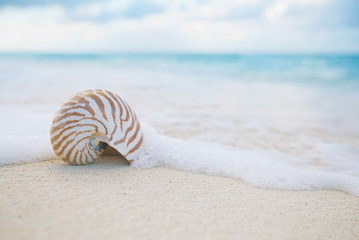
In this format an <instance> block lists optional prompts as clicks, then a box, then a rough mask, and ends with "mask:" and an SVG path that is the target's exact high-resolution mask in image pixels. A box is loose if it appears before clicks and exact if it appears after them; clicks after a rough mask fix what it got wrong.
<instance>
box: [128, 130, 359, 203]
mask: <svg viewBox="0 0 359 240" xmlns="http://www.w3.org/2000/svg"><path fill="white" fill-rule="evenodd" d="M142 125H143V127H144V145H143V149H142V152H141V154H140V155H141V156H140V158H139V159H138V160H137V161H135V162H134V163H133V165H132V166H134V167H138V168H149V167H155V166H167V167H171V168H175V169H179V170H184V171H193V172H202V173H207V174H211V175H222V176H228V177H234V178H241V179H243V180H244V181H245V182H247V183H249V184H252V185H255V186H258V187H266V188H271V189H281V190H308V189H332V190H341V191H344V192H347V193H350V194H354V195H358V196H359V177H356V176H350V175H346V174H340V173H334V172H328V171H322V170H315V169H302V168H298V167H294V166H292V165H290V164H288V163H286V162H283V161H281V159H278V158H276V156H275V155H273V154H272V153H270V152H259V153H258V152H254V151H249V150H229V149H223V148H220V147H218V146H216V147H214V146H213V145H211V144H201V143H193V142H191V141H183V140H177V139H173V138H169V137H165V136H162V135H159V134H157V133H156V132H155V131H154V130H153V129H152V128H151V127H149V126H148V125H146V124H142Z"/></svg>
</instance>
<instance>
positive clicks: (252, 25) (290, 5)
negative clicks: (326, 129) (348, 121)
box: [0, 0, 359, 53]
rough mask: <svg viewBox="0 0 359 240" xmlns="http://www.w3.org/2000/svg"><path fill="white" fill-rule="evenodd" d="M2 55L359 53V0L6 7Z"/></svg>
mask: <svg viewBox="0 0 359 240" xmlns="http://www.w3.org/2000/svg"><path fill="white" fill-rule="evenodd" d="M0 36H1V37H0V51H3V52H4V51H6V52H9V51H10V52H11V51H31V52H113V51H116V52H196V53H201V52H204V53H209V52H210V53H228V52H230V53H263V52H264V53H291V52H299V53H302V52H305V53H312V52H315V53H317V52H319V53H341V52H345V53H354V52H355V53H358V52H359V1H357V0H286V1H285V0H262V1H260V0H251V1H248V0H226V1H225V0H212V1H209V0H188V1H184V0H173V1H169V0H134V1H118V0H117V1H115V0H104V1H96V0H94V1H88V0H78V1H70V0H63V1H60V0H35V1H31V0H0Z"/></svg>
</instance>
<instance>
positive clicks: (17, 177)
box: [0, 156, 359, 240]
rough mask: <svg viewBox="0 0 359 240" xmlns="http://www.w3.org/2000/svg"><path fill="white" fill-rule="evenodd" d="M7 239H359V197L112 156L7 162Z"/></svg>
mask: <svg viewBox="0 0 359 240" xmlns="http://www.w3.org/2000/svg"><path fill="white" fill-rule="evenodd" d="M0 181H1V185H0V188H1V189H0V199H1V200H0V201H1V204H0V235H1V239H4V240H7V239H358V238H359V227H358V226H359V198H358V197H356V196H352V195H349V194H346V193H343V192H339V191H275V190H269V189H260V188H256V187H251V186H249V185H247V184H245V183H243V182H242V181H241V180H239V179H232V178H226V177H219V176H208V175H202V174H195V173H189V172H182V171H177V170H172V169H166V168H152V169H136V168H132V167H129V166H128V164H127V163H126V162H125V161H120V160H118V158H117V157H111V156H106V157H104V158H103V159H102V160H101V161H99V162H96V163H94V164H91V165H86V166H69V165H67V164H66V163H64V162H62V161H60V160H57V159H50V160H46V161H41V162H34V163H28V164H23V165H21V164H20V165H16V164H14V165H6V166H3V167H1V168H0Z"/></svg>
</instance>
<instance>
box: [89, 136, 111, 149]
mask: <svg viewBox="0 0 359 240" xmlns="http://www.w3.org/2000/svg"><path fill="white" fill-rule="evenodd" d="M89 144H90V147H91V148H92V149H93V150H95V151H99V150H101V149H103V150H105V149H106V148H107V143H105V142H102V141H100V140H99V139H97V138H95V137H93V138H91V139H90V142H89Z"/></svg>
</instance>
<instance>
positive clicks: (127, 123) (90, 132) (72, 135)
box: [50, 89, 143, 164]
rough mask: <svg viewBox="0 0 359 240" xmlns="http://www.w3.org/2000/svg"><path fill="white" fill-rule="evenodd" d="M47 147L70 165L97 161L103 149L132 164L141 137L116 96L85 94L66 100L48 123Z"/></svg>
mask: <svg viewBox="0 0 359 240" xmlns="http://www.w3.org/2000/svg"><path fill="white" fill-rule="evenodd" d="M50 137H51V144H52V148H53V150H54V151H55V153H56V155H58V156H59V157H61V158H62V159H63V160H64V161H67V162H69V163H71V164H87V163H91V162H93V161H94V160H95V159H97V158H98V157H99V156H100V155H101V154H102V153H103V152H104V150H105V148H106V147H107V145H109V146H111V147H112V148H114V149H115V150H117V151H118V152H119V153H121V154H122V155H123V156H124V157H125V158H126V159H127V160H128V161H130V162H131V161H133V160H134V159H135V158H136V156H137V154H138V152H139V149H140V147H141V145H142V141H143V134H142V130H141V126H140V123H139V121H138V120H137V117H136V114H135V112H134V111H133V110H132V108H131V107H129V106H128V104H127V103H126V102H125V101H124V100H122V99H121V98H120V97H119V96H117V95H116V94H114V93H112V92H110V91H107V90H97V89H96V90H86V91H84V92H80V93H78V94H76V95H75V96H73V97H72V98H70V99H69V100H67V101H66V102H65V103H64V104H63V105H62V106H61V108H60V109H59V111H58V112H57V113H56V115H55V117H54V118H53V121H52V126H51V131H50Z"/></svg>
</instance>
